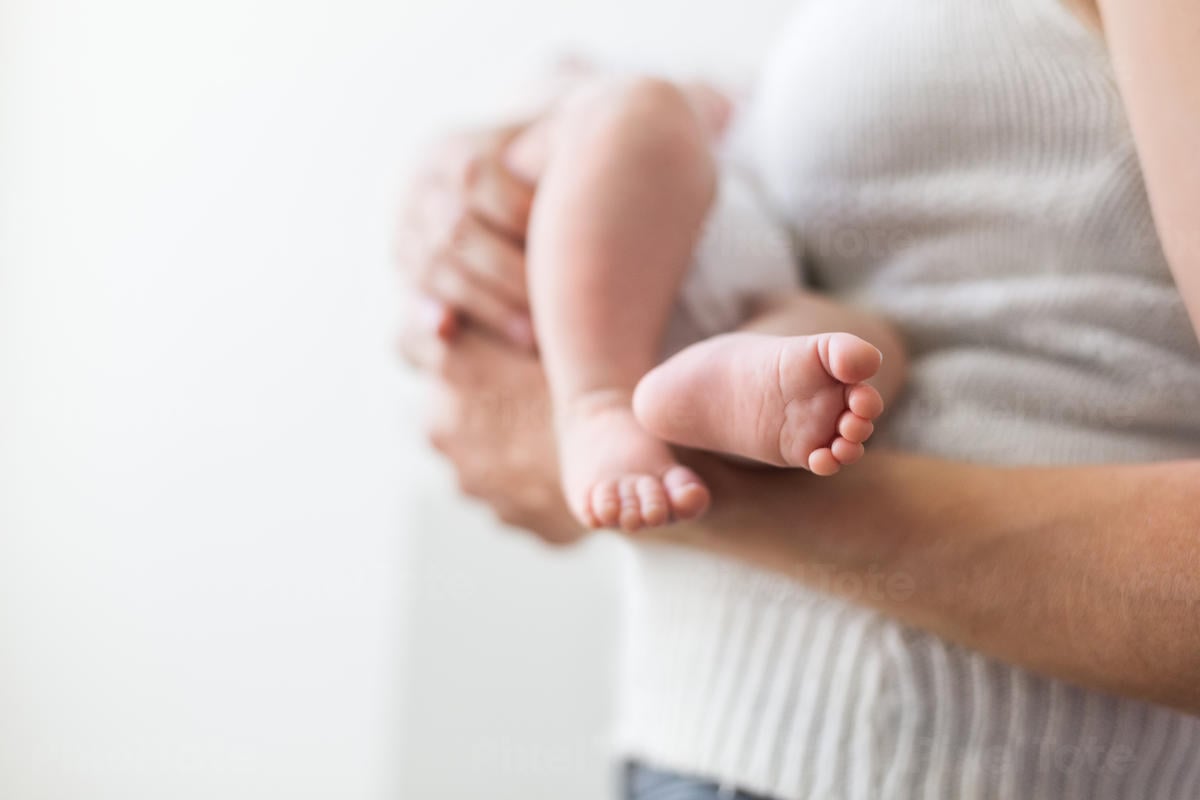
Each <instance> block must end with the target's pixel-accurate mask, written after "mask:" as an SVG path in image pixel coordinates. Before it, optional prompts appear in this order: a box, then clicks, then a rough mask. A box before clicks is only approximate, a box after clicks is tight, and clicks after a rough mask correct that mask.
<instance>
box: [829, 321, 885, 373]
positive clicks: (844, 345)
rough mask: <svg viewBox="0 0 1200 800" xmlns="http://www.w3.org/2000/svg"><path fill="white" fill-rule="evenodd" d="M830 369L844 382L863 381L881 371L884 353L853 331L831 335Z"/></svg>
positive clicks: (830, 371)
mask: <svg viewBox="0 0 1200 800" xmlns="http://www.w3.org/2000/svg"><path fill="white" fill-rule="evenodd" d="M828 348H829V351H828V352H829V357H828V364H827V367H828V371H829V374H830V375H832V376H833V377H834V378H836V379H837V380H839V381H841V382H842V383H861V382H862V381H865V380H867V379H868V378H870V377H871V376H872V375H874V374H875V373H876V372H878V371H879V365H880V364H881V363H882V362H883V354H882V353H880V352H879V349H878V348H877V347H875V346H874V345H872V344H871V343H869V342H867V341H865V340H863V339H860V338H859V337H857V336H855V335H854V334H852V333H834V334H830V336H829V343H828Z"/></svg>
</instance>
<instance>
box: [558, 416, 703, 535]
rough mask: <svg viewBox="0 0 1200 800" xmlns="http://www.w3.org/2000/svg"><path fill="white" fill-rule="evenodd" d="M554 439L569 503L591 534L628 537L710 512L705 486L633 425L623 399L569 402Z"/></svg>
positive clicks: (637, 426)
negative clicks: (604, 531) (617, 532)
mask: <svg viewBox="0 0 1200 800" xmlns="http://www.w3.org/2000/svg"><path fill="white" fill-rule="evenodd" d="M558 437H559V462H560V464H559V466H560V469H561V470H562V475H563V488H564V490H565V493H566V497H567V501H568V503H569V504H570V506H571V509H572V511H573V512H574V513H575V515H576V516H577V517H578V518H579V520H580V521H581V522H582V523H583V524H585V525H588V526H589V527H592V528H615V527H620V528H621V529H622V530H625V531H628V532H633V531H636V530H639V529H641V528H645V527H654V526H658V525H665V524H667V523H668V522H671V521H672V520H686V519H695V518H696V517H698V516H700V515H701V514H703V513H704V511H705V509H707V508H708V503H709V493H708V487H706V486H705V485H704V482H703V481H701V480H700V478H699V476H697V475H696V473H694V472H692V471H691V470H690V469H688V468H687V467H684V466H682V465H681V464H679V463H678V462H677V461H676V460H675V457H674V456H673V455H672V454H671V449H670V448H669V447H668V446H667V445H666V444H664V443H663V442H662V441H661V440H659V439H656V438H654V437H653V436H651V435H650V434H648V433H646V431H645V430H644V429H643V428H642V426H641V425H639V424H638V422H637V420H636V419H635V418H634V416H633V409H632V408H630V405H629V400H628V395H625V396H624V397H622V398H621V399H620V400H619V401H616V400H613V399H612V398H606V399H603V400H600V401H598V402H597V401H595V400H588V399H585V400H583V401H580V402H576V403H574V404H573V407H572V408H571V409H570V410H569V411H568V412H567V413H564V414H562V415H561V416H560V419H559V423H558Z"/></svg>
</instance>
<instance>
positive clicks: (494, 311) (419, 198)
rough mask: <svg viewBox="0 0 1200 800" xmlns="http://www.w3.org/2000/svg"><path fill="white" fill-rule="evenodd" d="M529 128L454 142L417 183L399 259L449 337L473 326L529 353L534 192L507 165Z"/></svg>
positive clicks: (431, 160) (404, 216)
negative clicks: (528, 248) (528, 233)
mask: <svg viewBox="0 0 1200 800" xmlns="http://www.w3.org/2000/svg"><path fill="white" fill-rule="evenodd" d="M524 127H525V126H523V125H513V126H509V127H504V128H498V129H492V130H487V131H483V132H475V133H465V134H460V135H456V136H451V137H449V138H447V139H445V140H443V141H442V142H441V143H440V144H439V145H438V146H436V147H435V148H433V149H432V150H431V151H430V152H429V153H428V155H427V156H426V157H425V158H424V159H423V160H422V162H421V166H420V168H419V169H418V171H417V173H416V174H415V175H414V177H413V179H412V180H411V182H410V184H409V188H408V191H407V192H406V195H405V198H404V201H403V204H402V213H401V219H400V231H399V237H398V241H397V256H398V260H399V263H400V266H401V269H402V270H403V272H404V274H405V278H406V280H407V282H408V283H409V285H410V287H411V288H412V289H414V290H415V291H416V292H418V293H420V294H423V295H424V296H426V297H427V298H429V300H430V304H429V306H428V308H427V312H428V313H432V314H433V315H435V316H436V317H437V318H438V325H437V330H438V332H439V334H440V335H442V336H443V337H446V338H449V337H452V336H453V335H454V333H455V332H456V331H457V330H458V328H459V327H460V323H461V322H462V321H463V320H464V319H465V320H467V321H470V322H472V323H475V324H477V325H478V326H480V327H482V328H483V329H485V330H487V331H489V332H491V333H493V334H495V335H498V336H500V337H501V338H503V339H505V340H507V341H509V342H511V343H513V344H515V345H517V346H519V347H521V348H524V349H526V350H531V349H532V348H533V345H534V337H533V326H532V325H531V323H530V319H529V304H528V301H527V299H526V290H525V251H524V242H525V230H526V228H527V227H528V223H529V210H530V205H531V203H532V201H533V186H531V185H529V184H528V183H526V182H525V181H523V180H521V179H520V178H518V177H516V175H514V174H513V172H512V171H511V170H510V169H509V168H508V167H507V165H506V163H505V156H506V152H507V150H508V148H509V145H510V144H511V143H512V142H513V140H514V139H515V138H516V137H517V136H518V135H519V134H520V133H521V131H522V130H523V129H524Z"/></svg>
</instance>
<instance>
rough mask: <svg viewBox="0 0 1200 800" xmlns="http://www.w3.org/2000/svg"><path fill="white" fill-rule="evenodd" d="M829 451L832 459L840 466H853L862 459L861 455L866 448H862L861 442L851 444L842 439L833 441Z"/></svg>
mask: <svg viewBox="0 0 1200 800" xmlns="http://www.w3.org/2000/svg"><path fill="white" fill-rule="evenodd" d="M829 449H830V452H832V453H833V457H834V458H835V459H837V462H838V463H839V464H841V465H842V466H849V465H850V464H853V463H854V462H856V461H858V460H859V459H860V458H862V457H863V453H865V452H866V448H864V447H863V446H862V443H861V442H851V441H847V440H846V439H842V438H838V439H835V440H834V442H833V444H832V445H831V446H830V448H829Z"/></svg>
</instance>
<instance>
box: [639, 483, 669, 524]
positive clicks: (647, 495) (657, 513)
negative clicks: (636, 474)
mask: <svg viewBox="0 0 1200 800" xmlns="http://www.w3.org/2000/svg"><path fill="white" fill-rule="evenodd" d="M637 496H638V504H639V505H640V506H641V509H642V520H643V521H644V522H645V523H646V524H647V525H665V524H666V523H667V522H668V521H669V520H670V519H671V507H670V505H669V504H668V502H667V490H666V489H664V488H663V485H662V481H660V480H658V478H653V477H651V476H649V475H643V476H641V477H640V478H638V480H637Z"/></svg>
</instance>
